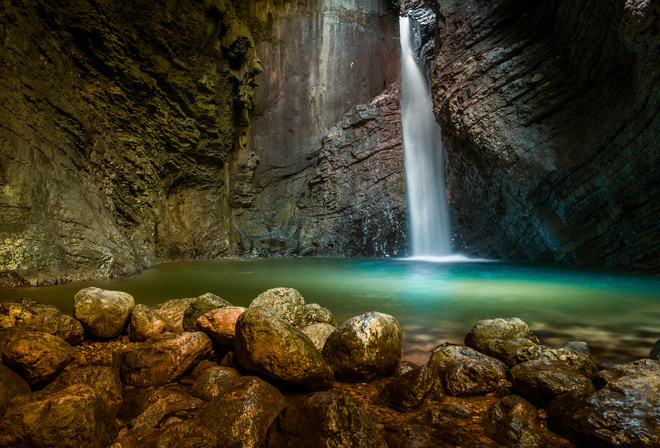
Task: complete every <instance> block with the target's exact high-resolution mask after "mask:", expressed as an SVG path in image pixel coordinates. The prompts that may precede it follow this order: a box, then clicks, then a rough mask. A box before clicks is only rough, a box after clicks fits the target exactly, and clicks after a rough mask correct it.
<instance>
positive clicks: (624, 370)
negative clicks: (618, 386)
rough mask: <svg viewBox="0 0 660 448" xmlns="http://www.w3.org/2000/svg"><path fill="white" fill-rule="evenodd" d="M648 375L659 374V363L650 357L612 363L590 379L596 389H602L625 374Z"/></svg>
mask: <svg viewBox="0 0 660 448" xmlns="http://www.w3.org/2000/svg"><path fill="white" fill-rule="evenodd" d="M648 375H660V363H658V362H657V361H655V360H651V359H640V360H637V361H633V362H628V363H624V364H614V365H611V366H609V367H608V368H607V369H604V370H601V371H600V372H598V373H597V374H596V375H595V376H594V377H593V378H592V381H593V383H594V386H596V388H597V389H603V388H604V387H607V386H609V385H610V384H614V383H615V382H616V381H617V380H618V379H619V378H623V377H625V376H648Z"/></svg>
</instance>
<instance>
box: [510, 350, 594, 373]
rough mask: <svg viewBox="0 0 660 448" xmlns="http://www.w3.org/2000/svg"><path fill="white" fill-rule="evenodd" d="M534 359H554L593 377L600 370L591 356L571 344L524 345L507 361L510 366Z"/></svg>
mask: <svg viewBox="0 0 660 448" xmlns="http://www.w3.org/2000/svg"><path fill="white" fill-rule="evenodd" d="M534 359H554V360H555V361H560V362H563V363H564V364H566V365H567V366H570V367H573V368H574V369H577V370H579V371H580V372H582V373H583V374H585V375H586V376H588V377H592V376H594V375H595V374H596V373H597V372H598V367H596V364H595V363H594V362H593V361H592V360H591V358H590V357H589V356H585V355H584V354H583V353H581V352H579V351H577V350H574V349H572V348H570V346H565V347H561V348H552V347H548V346H545V345H534V346H531V347H523V348H520V349H518V350H516V351H515V352H513V353H512V354H511V355H510V356H509V359H508V361H507V363H508V364H509V366H515V365H518V364H520V363H523V362H526V361H532V360H534Z"/></svg>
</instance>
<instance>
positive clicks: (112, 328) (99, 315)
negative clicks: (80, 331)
mask: <svg viewBox="0 0 660 448" xmlns="http://www.w3.org/2000/svg"><path fill="white" fill-rule="evenodd" d="M134 306H135V300H134V299H133V296H132V295H130V294H128V293H125V292H122V291H108V290H105V289H100V288H94V287H91V288H84V289H81V290H80V291H78V293H77V294H76V295H75V297H74V298H73V317H75V318H76V319H78V320H79V321H80V323H81V324H82V326H83V327H84V328H85V330H87V331H88V332H89V333H90V334H92V335H94V336H97V337H100V338H115V337H117V336H119V335H120V334H121V332H122V331H124V328H125V327H126V324H128V319H129V317H130V316H131V311H133V307H134Z"/></svg>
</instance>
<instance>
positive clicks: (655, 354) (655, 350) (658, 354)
mask: <svg viewBox="0 0 660 448" xmlns="http://www.w3.org/2000/svg"><path fill="white" fill-rule="evenodd" d="M649 359H655V360H658V361H660V339H658V340H657V341H655V344H653V347H651V351H650V352H649Z"/></svg>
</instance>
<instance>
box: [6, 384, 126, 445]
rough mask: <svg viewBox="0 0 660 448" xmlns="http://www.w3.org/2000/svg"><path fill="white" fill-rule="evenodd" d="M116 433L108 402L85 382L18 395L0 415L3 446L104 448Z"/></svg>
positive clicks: (115, 425)
mask: <svg viewBox="0 0 660 448" xmlns="http://www.w3.org/2000/svg"><path fill="white" fill-rule="evenodd" d="M116 435H117V424H116V421H115V418H114V415H113V413H112V412H111V411H110V410H109V409H108V407H107V405H106V402H105V401H104V400H103V399H102V398H101V397H100V396H99V394H98V393H97V392H96V391H95V390H94V389H93V388H91V387H89V386H86V385H83V384H77V385H72V386H69V387H67V388H66V389H62V390H59V391H56V392H50V391H40V392H34V393H32V394H26V395H22V396H20V397H17V398H16V399H14V400H13V401H12V403H11V406H10V407H9V408H8V409H7V411H6V412H5V413H4V415H3V416H2V418H1V419H0V446H17V447H44V448H45V447H52V448H55V447H57V448H80V447H85V448H104V447H106V446H107V445H108V444H109V443H110V442H111V441H112V440H113V439H114V438H115V437H116Z"/></svg>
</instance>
